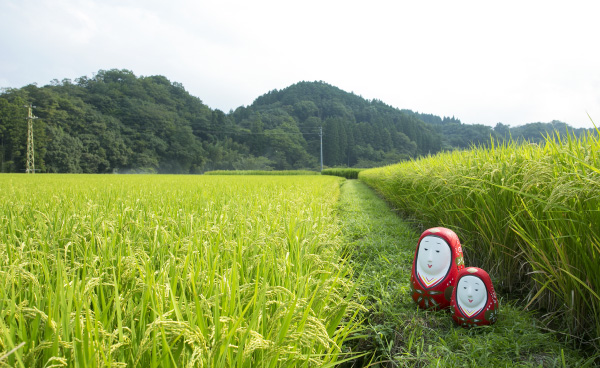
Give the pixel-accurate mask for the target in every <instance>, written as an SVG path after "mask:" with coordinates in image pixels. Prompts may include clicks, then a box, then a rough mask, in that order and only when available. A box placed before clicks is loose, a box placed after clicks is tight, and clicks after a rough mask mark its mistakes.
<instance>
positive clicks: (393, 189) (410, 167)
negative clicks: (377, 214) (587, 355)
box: [359, 134, 600, 348]
mask: <svg viewBox="0 0 600 368" xmlns="http://www.w3.org/2000/svg"><path fill="white" fill-rule="evenodd" d="M492 143H493V142H492ZM359 178H360V179H361V180H363V181H365V182H366V183H367V184H369V185H370V186H372V187H374V188H376V189H377V190H378V191H379V192H380V193H382V194H383V196H384V197H386V199H388V200H389V201H390V202H391V203H393V204H394V206H395V207H396V208H398V209H399V210H401V211H403V212H405V213H406V214H408V215H410V216H412V217H414V218H415V219H416V220H417V221H419V222H422V223H423V224H424V226H425V227H428V226H446V227H449V228H452V229H453V230H455V231H456V232H457V234H459V237H460V238H461V241H462V243H463V245H464V247H463V248H464V249H465V257H466V261H467V262H468V263H469V264H471V265H475V266H482V267H485V268H487V269H488V270H490V271H491V272H492V274H493V275H494V276H495V277H496V278H497V283H498V284H499V286H500V288H501V289H504V290H505V291H519V290H523V289H525V290H527V289H529V295H528V296H529V301H531V302H535V303H536V304H537V306H538V307H539V308H541V309H542V310H545V311H546V312H547V313H548V314H547V316H548V317H552V318H551V319H552V321H554V322H559V323H560V324H561V325H562V327H566V328H568V330H569V331H570V332H571V333H572V334H574V335H577V336H579V337H582V338H583V337H590V336H591V337H592V339H593V341H592V344H593V345H594V346H595V348H599V347H600V340H599V338H600V296H599V293H600V273H599V272H598V267H599V265H600V227H599V226H598V225H599V224H600V141H599V139H598V136H597V135H591V134H590V135H588V136H585V137H582V138H580V139H575V138H574V137H571V136H569V137H567V138H566V139H563V140H562V141H561V140H560V137H559V135H558V134H557V135H556V136H555V137H551V136H549V137H547V139H546V143H545V144H544V145H535V144H524V145H518V144H516V143H505V144H501V145H497V144H492V146H491V148H489V149H484V148H475V149H473V150H470V151H465V152H450V153H442V154H439V155H436V156H432V157H427V158H424V159H421V160H417V161H412V162H406V163H402V164H398V165H392V166H388V167H384V168H378V169H372V170H368V171H363V172H361V174H360V176H359Z"/></svg>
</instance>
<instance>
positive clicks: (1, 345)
mask: <svg viewBox="0 0 600 368" xmlns="http://www.w3.org/2000/svg"><path fill="white" fill-rule="evenodd" d="M340 180H341V179H340V178H335V177H327V176H310V177H303V176H296V177H284V176H279V177H235V178H232V177H219V176H211V177H201V176H200V177H199V176H177V177H176V176H118V175H110V176H109V175H106V176H100V175H96V176H93V175H90V176H86V175H2V176H0V193H2V195H1V197H0V313H1V316H0V351H2V352H3V353H1V354H0V355H3V354H5V353H7V355H5V356H2V357H1V358H0V365H3V366H20V367H49V366H57V367H58V366H81V367H98V366H113V367H119V366H144V367H159V366H160V367H175V366H177V367H181V366H188V367H192V366H194V367H196V366H199V367H224V366H229V367H286V366H290V367H292V366H293V367H304V366H306V367H309V366H328V365H330V364H331V365H333V364H335V363H336V362H337V361H339V360H341V359H343V358H344V355H343V354H342V353H343V352H342V350H341V346H342V343H343V341H344V340H345V339H346V338H347V337H348V335H350V334H352V333H353V332H355V330H356V329H357V321H356V320H355V316H356V313H357V311H358V310H359V309H360V306H359V305H357V304H356V303H355V302H354V289H355V286H354V285H353V282H352V281H351V280H352V277H351V273H352V270H351V268H350V267H349V266H348V265H347V264H345V261H344V260H343V259H342V258H340V253H341V252H340V247H341V245H342V244H341V242H342V241H341V237H340V236H339V226H338V224H337V222H336V221H332V217H333V216H332V213H333V211H334V207H335V205H336V202H337V200H338V196H339V181H340Z"/></svg>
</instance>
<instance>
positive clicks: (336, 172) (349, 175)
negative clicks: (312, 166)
mask: <svg viewBox="0 0 600 368" xmlns="http://www.w3.org/2000/svg"><path fill="white" fill-rule="evenodd" d="M362 170H364V169H351V168H338V169H323V171H321V175H332V176H340V177H342V178H346V179H358V173H360V172H361V171H362Z"/></svg>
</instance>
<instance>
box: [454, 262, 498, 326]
mask: <svg viewBox="0 0 600 368" xmlns="http://www.w3.org/2000/svg"><path fill="white" fill-rule="evenodd" d="M452 307H453V308H454V314H453V315H452V318H453V319H454V321H456V323H458V324H459V325H461V326H463V327H472V326H483V325H490V324H492V323H494V322H496V320H497V318H498V299H497V298H496V292H495V291H494V286H493V285H492V280H491V279H490V276H489V275H488V273H487V272H485V271H484V270H482V269H481V268H477V267H468V268H465V269H463V270H461V271H460V272H459V273H458V276H457V278H456V287H455V288H454V292H453V293H452Z"/></svg>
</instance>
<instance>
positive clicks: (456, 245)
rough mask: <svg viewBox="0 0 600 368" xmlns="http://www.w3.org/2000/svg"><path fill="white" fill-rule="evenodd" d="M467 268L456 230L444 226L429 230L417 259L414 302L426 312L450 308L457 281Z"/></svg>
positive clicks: (412, 275)
mask: <svg viewBox="0 0 600 368" xmlns="http://www.w3.org/2000/svg"><path fill="white" fill-rule="evenodd" d="M464 267H465V266H464V260H463V253H462V247H461V246H460V241H459V240H458V236H456V234H455V233H454V231H452V230H450V229H446V228H444V227H434V228H432V229H428V230H425V231H424V232H423V234H421V237H420V238H419V242H418V243H417V249H416V250H415V258H414V260H413V266H412V274H411V280H410V281H411V287H412V298H413V300H414V301H415V302H416V303H417V304H418V305H419V306H420V307H421V308H426V309H430V308H431V309H443V308H446V307H449V306H450V298H451V296H452V288H453V285H454V284H455V283H454V281H455V280H456V276H457V275H458V271H460V270H461V269H463V268H464Z"/></svg>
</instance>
